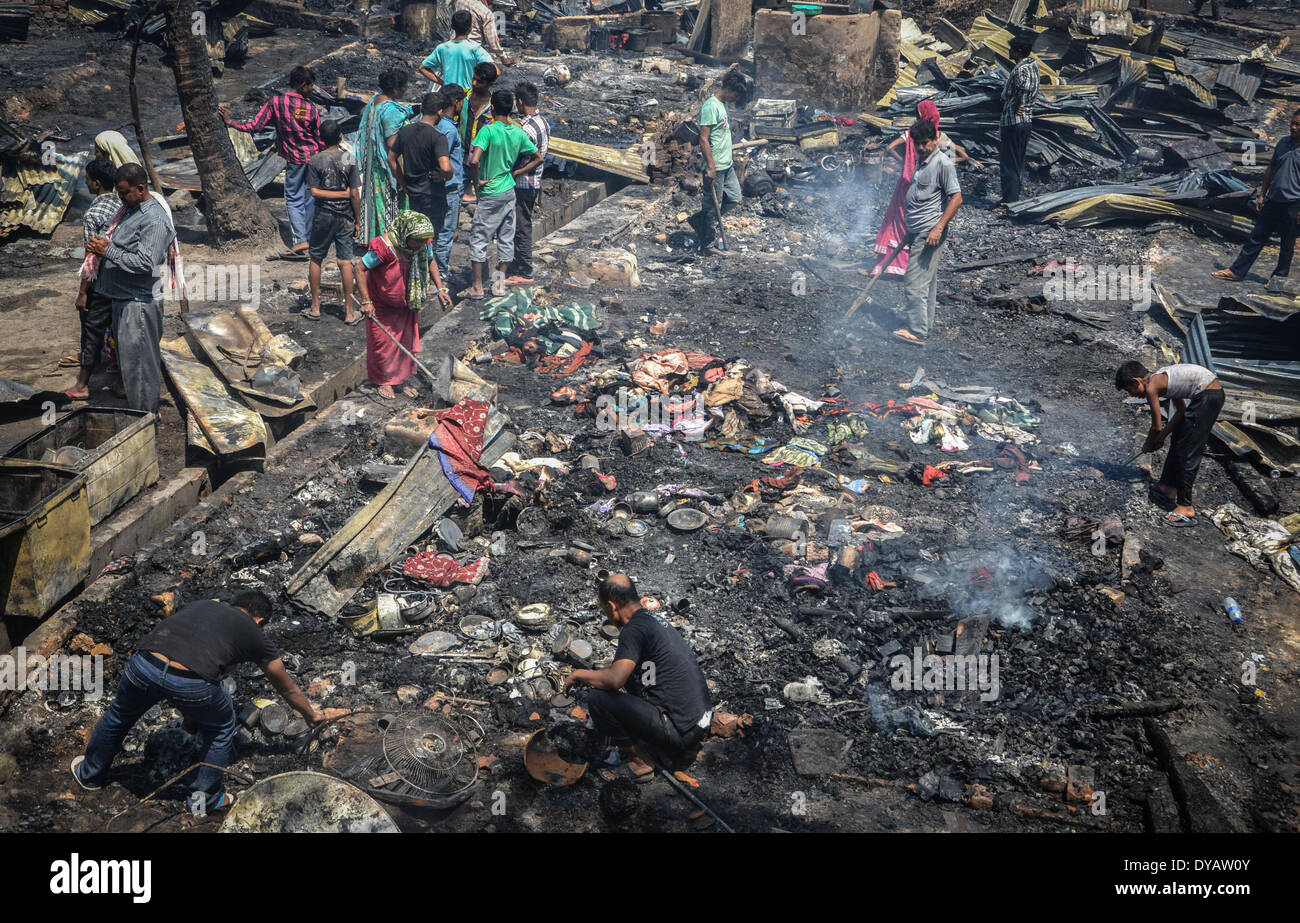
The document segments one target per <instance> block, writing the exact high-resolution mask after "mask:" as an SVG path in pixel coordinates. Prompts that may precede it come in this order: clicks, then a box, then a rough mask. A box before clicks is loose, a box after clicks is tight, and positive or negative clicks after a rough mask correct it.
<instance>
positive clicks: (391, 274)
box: [357, 211, 451, 400]
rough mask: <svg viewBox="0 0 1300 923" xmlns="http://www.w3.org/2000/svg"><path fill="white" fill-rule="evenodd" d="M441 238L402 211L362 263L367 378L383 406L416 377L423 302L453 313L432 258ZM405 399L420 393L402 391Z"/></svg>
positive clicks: (421, 218) (417, 216)
mask: <svg viewBox="0 0 1300 923" xmlns="http://www.w3.org/2000/svg"><path fill="white" fill-rule="evenodd" d="M437 236H438V230H437V228H435V227H434V226H433V223H432V222H431V221H429V219H428V218H426V217H425V216H424V215H422V214H420V213H419V212H413V211H401V212H398V213H397V215H396V216H395V217H394V218H393V222H392V226H391V227H390V228H389V229H388V231H386V232H385V233H384V234H381V235H379V236H377V237H375V238H374V239H373V240H371V241H370V247H369V248H368V249H367V250H366V252H365V255H364V256H362V258H361V266H362V269H363V270H364V271H363V272H361V273H359V274H358V276H357V283H358V285H359V287H360V288H361V299H362V300H361V313H362V314H364V315H365V316H366V317H368V318H369V319H370V323H369V324H367V325H366V376H367V377H368V378H369V379H370V382H371V384H373V385H375V386H376V387H378V389H379V396H380V397H382V398H384V399H385V400H391V399H392V398H394V397H396V395H395V394H394V393H393V386H394V385H402V384H404V383H405V382H406V379H408V378H410V377H411V374H412V373H413V372H414V371H415V360H414V359H413V358H412V357H413V356H414V355H415V354H416V353H418V352H419V351H420V326H419V323H418V317H417V313H418V312H419V310H420V308H421V307H422V306H423V303H424V299H425V296H427V295H429V294H434V295H437V296H438V300H439V301H440V302H441V303H442V306H443V307H444V308H450V307H451V294H450V292H449V291H448V290H447V288H446V287H444V286H443V284H442V276H441V275H439V273H438V264H437V262H436V261H435V260H434V258H433V248H432V246H431V242H432V241H433V240H434V239H435V238H437ZM390 334H391V336H390ZM394 339H396V341H397V342H394ZM398 343H400V344H401V345H402V347H404V348H405V350H406V352H403V351H402V349H401V348H399V347H398V345H397V344H398ZM407 353H410V355H407ZM402 393H403V394H405V395H406V396H407V397H415V396H416V393H417V392H416V391H415V389H414V388H409V387H404V388H402Z"/></svg>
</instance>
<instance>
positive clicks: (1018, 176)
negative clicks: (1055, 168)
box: [998, 35, 1039, 209]
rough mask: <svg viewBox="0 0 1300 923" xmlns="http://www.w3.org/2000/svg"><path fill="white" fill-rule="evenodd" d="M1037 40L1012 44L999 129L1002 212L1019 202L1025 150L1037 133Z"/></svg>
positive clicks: (1023, 39) (1018, 38) (1019, 37)
mask: <svg viewBox="0 0 1300 923" xmlns="http://www.w3.org/2000/svg"><path fill="white" fill-rule="evenodd" d="M1033 46H1034V40H1033V39H1032V38H1031V37H1029V36H1027V35H1017V36H1016V37H1015V38H1013V39H1012V40H1011V61H1012V64H1013V66H1012V68H1011V73H1010V74H1008V75H1007V82H1006V83H1005V84H1003V85H1002V118H1001V119H1000V120H999V128H998V165H999V168H1000V170H999V172H1000V173H1001V178H1002V202H1001V203H1000V204H999V205H998V208H999V209H1005V208H1006V206H1007V205H1009V204H1011V203H1012V202H1016V201H1018V200H1019V199H1020V187H1021V183H1022V182H1023V179H1024V172H1025V150H1026V148H1027V147H1028V145H1029V135H1030V134H1031V133H1032V132H1033V129H1034V101H1035V100H1036V99H1038V81H1039V73H1038V62H1037V61H1035V60H1034V58H1033V57H1032V56H1031V55H1030V54H1029V50H1030V49H1031V48H1033Z"/></svg>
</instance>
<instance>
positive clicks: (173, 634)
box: [72, 591, 326, 811]
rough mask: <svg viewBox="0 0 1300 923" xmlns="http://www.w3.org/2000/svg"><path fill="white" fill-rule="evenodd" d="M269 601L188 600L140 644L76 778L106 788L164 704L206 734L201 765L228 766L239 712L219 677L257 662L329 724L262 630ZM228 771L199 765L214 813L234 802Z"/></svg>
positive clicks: (317, 720)
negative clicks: (151, 714) (226, 785)
mask: <svg viewBox="0 0 1300 923" xmlns="http://www.w3.org/2000/svg"><path fill="white" fill-rule="evenodd" d="M271 615H272V608H271V600H270V599H268V598H267V597H266V596H265V594H262V593H258V592H256V591H250V592H246V593H240V594H239V595H238V596H236V597H235V598H234V600H233V602H232V603H231V604H229V605H227V604H226V603H219V602H216V601H214V600H202V601H200V602H195V603H190V604H189V605H188V606H186V607H184V608H183V609H181V610H180V611H179V612H177V613H176V614H175V615H173V616H172V617H171V618H169V619H167V620H165V621H164V622H162V623H161V624H160V625H158V626H157V627H156V628H154V630H153V631H151V632H150V633H149V634H147V635H145V636H144V637H143V638H141V639H140V641H139V643H138V644H137V645H136V649H135V653H134V654H133V655H132V656H131V659H130V660H129V661H128V662H127V664H126V667H125V668H124V669H123V670H122V679H121V681H120V682H119V683H118V688H117V695H116V696H115V697H114V699H113V702H112V704H111V705H109V707H108V709H107V710H106V711H105V712H104V717H103V718H101V719H100V720H99V724H98V725H96V727H95V731H94V733H93V734H91V736H90V743H88V744H87V745H86V755H85V756H79V757H77V758H76V759H75V760H73V761H72V775H73V777H74V778H76V780H77V783H78V784H79V785H80V786H81V787H82V788H84V789H87V790H91V791H93V790H95V789H99V788H103V787H104V783H105V781H106V779H107V776H108V768H109V766H111V765H112V763H113V758H114V757H115V756H117V752H118V751H119V750H120V749H121V748H122V741H123V740H124V739H125V738H126V735H127V733H128V732H129V731H130V730H131V727H132V726H133V725H134V724H135V723H136V721H138V720H139V719H140V716H141V715H143V714H144V713H145V712H146V711H148V710H149V709H150V708H152V707H153V706H154V705H156V704H157V703H158V702H160V701H161V700H163V699H166V700H167V701H168V702H170V703H171V704H172V705H174V706H176V709H177V710H178V711H179V712H180V713H181V714H182V715H183V716H184V717H185V719H186V722H187V723H191V722H192V723H193V724H195V725H197V726H198V729H199V731H200V732H201V733H202V735H203V749H202V756H201V758H200V759H201V760H202V762H205V763H212V764H213V765H214V766H226V765H229V763H230V748H231V744H232V743H233V742H234V739H235V707H234V703H233V702H232V701H231V699H230V694H229V693H228V692H226V690H225V689H223V688H222V686H221V677H222V674H224V673H225V672H226V671H227V670H228V669H229V668H230V667H232V666H234V665H235V664H239V663H255V664H257V665H258V666H259V667H261V668H262V671H263V672H264V673H266V675H267V677H269V678H270V680H271V684H272V685H273V686H275V688H276V691H277V692H279V693H280V695H281V696H283V697H284V700H285V701H286V702H288V703H289V704H290V705H291V706H293V708H294V710H295V711H297V712H298V714H300V715H302V716H303V718H304V719H305V720H306V721H307V723H308V724H310V725H311V726H312V727H315V726H317V725H319V724H321V723H322V722H324V721H325V720H326V719H325V716H324V715H322V714H321V713H320V712H318V711H317V710H316V709H315V708H314V707H313V706H312V704H311V703H310V702H308V701H307V697H306V696H305V695H303V694H302V690H301V689H299V688H298V684H297V683H295V682H294V681H293V677H291V676H290V675H289V674H288V672H287V671H286V670H285V668H284V661H283V660H281V659H280V652H279V651H278V650H276V648H275V645H274V644H272V643H271V642H270V641H269V640H267V637H266V635H264V634H263V633H262V629H261V627H260V626H261V625H262V624H263V623H264V622H266V621H267V620H268V619H270V618H271ZM224 779H225V774H224V773H222V772H220V771H218V770H216V769H213V768H211V767H207V766H204V767H200V768H199V771H198V773H197V775H196V776H195V778H194V784H193V790H194V791H195V792H202V793H203V796H204V799H205V801H206V805H207V810H208V811H216V810H224V809H226V808H228V807H229V806H230V800H229V799H228V798H227V797H226V795H225V793H224V792H223V791H222V783H223V781H224Z"/></svg>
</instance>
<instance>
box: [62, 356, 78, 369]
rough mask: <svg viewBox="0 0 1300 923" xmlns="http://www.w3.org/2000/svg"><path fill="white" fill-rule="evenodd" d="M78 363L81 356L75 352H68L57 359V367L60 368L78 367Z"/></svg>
mask: <svg viewBox="0 0 1300 923" xmlns="http://www.w3.org/2000/svg"><path fill="white" fill-rule="evenodd" d="M80 365H81V357H80V356H78V355H76V354H75V353H68V355H66V356H64V357H63V358H62V359H60V360H59V368H61V369H72V368H78V367H79V366H80Z"/></svg>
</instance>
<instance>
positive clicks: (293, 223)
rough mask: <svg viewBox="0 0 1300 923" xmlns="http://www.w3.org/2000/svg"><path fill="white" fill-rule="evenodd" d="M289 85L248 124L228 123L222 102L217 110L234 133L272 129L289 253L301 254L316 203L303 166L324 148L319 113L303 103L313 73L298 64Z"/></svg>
mask: <svg viewBox="0 0 1300 923" xmlns="http://www.w3.org/2000/svg"><path fill="white" fill-rule="evenodd" d="M289 86H290V87H291V88H292V89H290V90H289V91H288V92H286V93H278V94H276V95H275V96H272V97H271V98H270V100H268V101H267V102H266V104H265V105H264V106H262V108H261V109H260V110H258V113H257V115H256V116H255V117H254V118H253V120H252V121H250V122H232V121H230V113H229V108H228V106H227V105H226V104H225V103H222V104H221V105H220V106H218V107H217V111H218V112H220V113H221V117H222V119H224V120H225V122H226V124H227V125H228V126H230V127H231V128H233V129H235V130H236V131H245V132H255V131H261V130H262V129H264V128H266V127H267V126H268V125H269V126H271V127H272V128H274V129H275V152H276V153H277V154H279V155H280V156H281V157H283V158H284V162H285V167H284V204H285V207H286V208H288V210H289V226H290V228H291V229H292V231H293V252H294V253H303V252H305V251H306V250H307V246H308V243H309V241H308V238H309V237H310V235H311V224H312V218H313V216H314V215H315V211H316V200H315V199H313V198H312V196H311V189H310V187H309V186H308V185H307V167H308V165H309V164H310V163H311V159H312V157H314V156H316V152H317V151H319V150H320V149H321V148H322V147H323V146H324V145H322V144H321V140H320V125H321V117H320V110H319V109H317V108H316V106H315V105H313V104H312V103H311V102H309V101H308V100H307V97H308V96H310V95H311V93H312V91H313V90H314V89H315V88H316V74H315V73H314V72H313V71H312V69H311V68H310V67H303V66H301V65H299V66H298V67H295V68H294V69H293V70H292V71H290V72H289Z"/></svg>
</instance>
